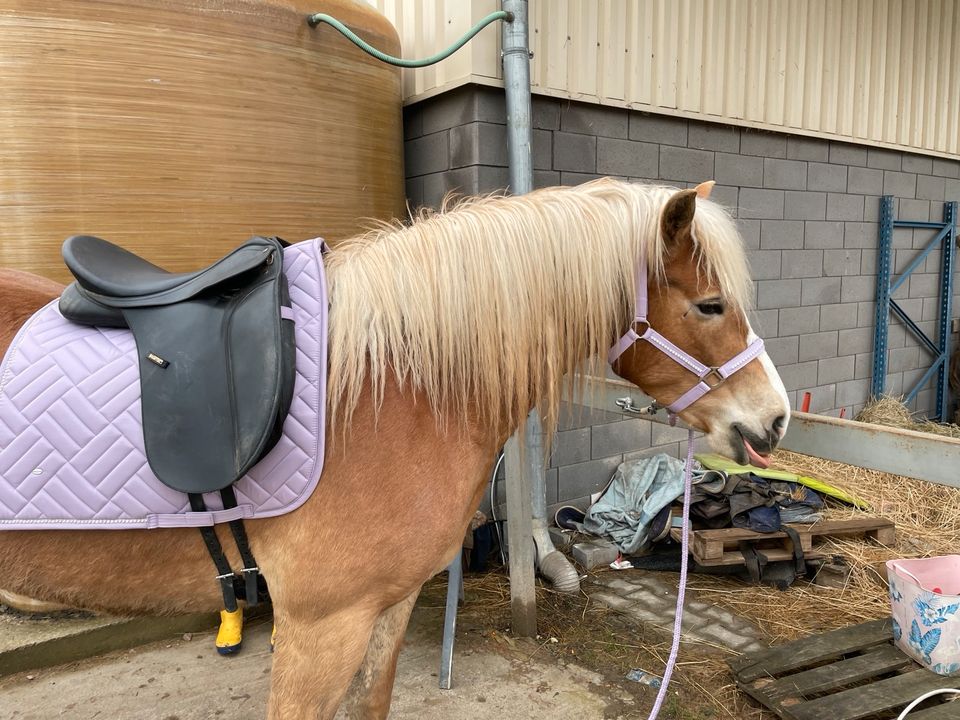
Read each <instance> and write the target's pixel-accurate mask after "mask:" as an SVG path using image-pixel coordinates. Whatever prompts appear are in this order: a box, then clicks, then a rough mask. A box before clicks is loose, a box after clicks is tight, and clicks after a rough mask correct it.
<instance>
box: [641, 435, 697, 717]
mask: <svg viewBox="0 0 960 720" xmlns="http://www.w3.org/2000/svg"><path fill="white" fill-rule="evenodd" d="M692 473H693V428H689V429H688V430H687V464H686V465H685V466H684V468H683V524H682V525H681V528H682V530H681V531H682V533H683V534H682V537H681V540H680V546H681V556H680V587H679V588H678V590H677V609H676V612H675V613H674V619H673V644H672V645H671V646H670V658H669V659H668V660H667V667H666V669H665V670H664V671H663V682H662V683H661V684H660V690H659V692H657V699H656V700H655V701H654V703H653V710H651V711H650V715H649V717H648V718H647V720H656V717H657V715H659V714H660V706H661V705H663V700H664V698H665V697H666V696H667V688H668V687H669V686H670V678H671V677H672V676H673V668H674V667H675V666H676V664H677V652H678V651H679V650H680V630H681V626H682V625H683V598H684V595H686V593H687V559H688V558H689V551H688V544H689V539H688V536H689V533H690V485H691V476H692Z"/></svg>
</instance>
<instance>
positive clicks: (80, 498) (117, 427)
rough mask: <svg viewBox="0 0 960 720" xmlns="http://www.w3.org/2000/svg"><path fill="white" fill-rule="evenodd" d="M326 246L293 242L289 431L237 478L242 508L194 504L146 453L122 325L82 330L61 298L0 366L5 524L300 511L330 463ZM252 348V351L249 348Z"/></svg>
mask: <svg viewBox="0 0 960 720" xmlns="http://www.w3.org/2000/svg"><path fill="white" fill-rule="evenodd" d="M322 250H323V241H322V240H320V239H316V240H309V241H306V242H302V243H298V244H296V245H292V246H291V247H289V248H287V249H286V250H285V251H284V258H283V266H284V272H285V273H286V275H287V281H288V283H289V286H290V300H291V305H292V308H293V314H294V323H295V335H296V342H297V377H296V382H295V385H294V395H293V402H292V404H291V406H290V413H289V415H288V416H287V419H286V421H285V423H284V426H283V437H282V438H281V439H280V441H279V442H278V443H277V444H276V446H275V447H274V448H273V449H272V450H271V451H270V452H269V453H268V454H267V455H266V456H264V457H263V458H262V459H261V460H260V462H259V463H257V465H256V466H255V467H254V468H253V469H252V470H251V471H250V472H249V473H248V474H247V475H245V476H244V477H242V478H241V479H240V480H238V481H237V483H236V484H235V485H234V487H235V490H236V495H237V503H238V505H237V507H236V508H232V509H230V510H223V504H222V502H221V501H220V496H219V494H209V495H206V496H204V501H205V503H206V505H207V508H209V510H208V511H207V512H202V513H197V512H192V511H191V510H190V506H189V502H188V500H187V496H186V495H185V494H184V493H181V492H178V491H176V490H173V489H171V488H169V487H167V486H166V485H164V484H163V483H162V482H160V480H158V479H157V478H156V476H155V475H154V474H153V472H152V471H151V470H150V466H149V465H148V463H147V457H146V452H145V451H144V443H143V430H142V426H141V414H140V376H139V371H138V369H137V367H138V366H137V349H136V344H135V342H134V339H133V335H132V334H131V333H130V331H129V330H126V329H113V328H93V327H85V326H81V325H75V324H73V323H71V322H69V321H67V320H65V319H64V318H63V316H61V315H60V312H59V310H58V309H57V301H56V300H55V301H53V302H51V303H50V304H48V305H46V306H45V307H43V308H41V309H40V310H39V311H38V312H37V313H36V314H35V315H34V316H33V317H32V318H31V319H30V320H29V321H27V323H26V324H25V325H24V326H23V327H22V328H21V329H20V332H19V333H18V334H17V336H16V338H14V341H13V343H12V344H11V346H10V348H9V349H8V350H7V353H6V356H5V357H4V360H3V364H2V365H0V530H49V529H100V530H103V529H115V530H119V529H133V528H141V529H142V528H158V527H197V526H202V525H212V524H214V523H222V522H228V521H230V520H236V519H237V518H263V517H272V516H275V515H281V514H283V513H286V512H290V511H291V510H294V509H296V508H297V507H299V506H300V505H302V504H303V503H304V501H306V499H307V498H309V497H310V494H311V493H312V492H313V490H314V488H315V487H316V484H317V482H318V481H319V479H320V473H321V470H322V469H323V452H324V447H323V443H324V426H325V417H326V379H327V327H326V325H327V287H326V279H325V276H324V268H323V251H322ZM252 350H254V351H255V349H252Z"/></svg>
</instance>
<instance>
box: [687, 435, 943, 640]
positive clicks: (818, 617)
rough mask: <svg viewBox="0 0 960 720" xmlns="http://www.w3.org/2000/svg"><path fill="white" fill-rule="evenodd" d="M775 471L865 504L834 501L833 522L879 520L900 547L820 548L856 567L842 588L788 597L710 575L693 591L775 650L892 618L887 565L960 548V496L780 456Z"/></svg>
mask: <svg viewBox="0 0 960 720" xmlns="http://www.w3.org/2000/svg"><path fill="white" fill-rule="evenodd" d="M773 466H774V467H776V468H778V469H783V470H789V471H791V472H796V473H800V474H803V475H810V476H811V477H815V478H818V479H820V480H823V481H825V482H827V483H829V484H831V485H834V486H836V487H837V488H839V489H841V490H845V491H846V492H849V493H851V494H853V495H856V496H857V497H859V498H861V499H863V500H864V501H866V502H867V503H869V505H870V506H871V508H873V512H871V513H864V512H862V511H859V510H856V509H855V508H852V507H850V506H846V505H840V504H838V503H835V502H833V501H828V507H827V509H826V511H825V513H824V517H825V519H828V520H845V519H849V518H855V517H861V518H862V517H866V516H869V515H880V516H882V517H885V518H888V519H890V520H892V521H893V522H894V523H895V524H896V526H897V544H896V546H895V547H892V548H888V547H883V546H880V545H878V544H876V543H875V542H872V541H869V540H863V539H857V538H838V539H834V540H827V541H825V542H823V543H821V544H819V545H817V546H816V548H817V549H818V550H819V551H821V552H824V553H827V554H829V555H837V556H840V557H842V558H843V559H844V560H845V561H846V562H847V563H848V564H849V565H850V567H851V573H850V578H849V581H848V582H847V585H846V586H845V587H844V588H842V589H836V588H826V587H821V586H818V585H813V584H808V583H804V582H798V583H796V584H794V585H793V586H792V587H791V588H790V589H789V590H788V591H787V592H779V591H777V590H775V589H773V588H767V587H757V586H745V585H743V583H740V582H737V581H732V580H727V579H720V578H715V577H711V576H704V575H701V576H696V577H695V578H694V579H693V581H692V583H691V584H692V585H693V586H694V587H695V588H696V590H697V591H698V593H699V594H700V596H701V598H700V599H701V600H704V601H706V602H715V603H716V604H718V605H721V606H723V607H725V608H727V609H728V610H730V611H731V612H736V613H738V614H740V615H743V616H745V617H747V618H749V619H752V620H754V621H755V622H756V623H757V624H758V626H759V627H760V628H761V629H762V630H763V632H764V633H765V634H766V635H767V637H768V639H769V640H770V641H771V642H773V643H780V642H785V641H787V640H792V639H795V638H798V637H804V636H807V635H811V634H814V633H818V632H823V631H825V630H830V629H834V628H839V627H844V626H847V625H853V624H856V623H860V622H865V621H867V620H873V619H877V618H882V617H886V616H887V615H888V614H889V612H890V607H889V603H888V600H887V590H886V585H885V583H884V580H883V578H882V577H881V575H880V574H879V573H878V571H880V572H882V566H883V563H884V562H885V561H887V560H893V559H896V558H913V557H929V556H932V555H948V554H951V553H955V552H957V547H960V489H957V488H951V487H945V486H942V485H935V484H932V483H929V482H924V481H922V480H914V479H912V478H905V477H901V476H899V475H891V474H890V473H882V472H879V471H876V470H867V469H864V468H860V467H855V466H853V465H844V464H843V463H837V462H832V461H829V460H823V459H821V458H815V457H810V456H807V455H800V454H798V453H792V452H787V451H783V450H780V451H777V452H776V453H775V454H774V457H773Z"/></svg>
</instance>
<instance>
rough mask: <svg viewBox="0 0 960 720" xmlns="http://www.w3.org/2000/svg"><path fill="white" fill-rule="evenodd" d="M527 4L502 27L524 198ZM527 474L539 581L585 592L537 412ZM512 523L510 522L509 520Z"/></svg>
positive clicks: (530, 422)
mask: <svg viewBox="0 0 960 720" xmlns="http://www.w3.org/2000/svg"><path fill="white" fill-rule="evenodd" d="M527 4H528V3H527V0H503V3H502V9H503V10H505V11H506V12H508V13H509V14H510V18H511V19H510V21H509V22H505V23H503V25H502V26H501V27H502V40H503V43H502V46H503V85H504V92H505V94H506V107H507V158H508V163H509V166H510V170H509V171H510V191H511V192H512V193H513V194H514V195H523V194H524V193H528V192H530V191H531V190H533V153H532V150H531V147H532V138H533V132H532V129H531V126H532V122H531V116H532V112H531V107H530V106H531V101H530V50H529V41H528V40H529V34H528V29H527V28H528V26H527ZM525 444H526V450H525V453H524V463H525V468H524V474H525V475H527V477H529V478H530V480H531V482H530V492H531V495H532V497H531V500H532V507H533V540H534V543H536V548H537V553H536V564H537V568H538V569H539V570H540V575H541V576H543V577H544V578H546V579H547V580H549V581H550V582H551V583H552V584H553V586H554V588H555V589H556V590H558V591H560V592H568V593H575V592H578V591H579V590H580V576H579V574H578V573H577V571H576V569H575V568H574V567H573V565H572V564H571V563H570V561H569V560H568V559H567V558H566V556H565V555H564V554H563V553H561V552H559V551H558V550H557V549H556V548H555V547H554V545H553V541H552V540H551V539H550V533H549V532H548V530H547V482H546V472H545V470H544V467H543V459H544V451H543V425H542V424H541V422H540V415H539V413H537V411H536V410H534V411H533V412H532V413H530V416H529V417H528V418H527V429H526V443H525ZM508 520H509V518H508Z"/></svg>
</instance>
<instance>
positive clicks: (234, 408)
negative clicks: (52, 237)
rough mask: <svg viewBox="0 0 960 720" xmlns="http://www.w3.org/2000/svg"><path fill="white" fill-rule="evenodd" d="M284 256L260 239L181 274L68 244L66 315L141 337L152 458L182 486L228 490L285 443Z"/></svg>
mask: <svg viewBox="0 0 960 720" xmlns="http://www.w3.org/2000/svg"><path fill="white" fill-rule="evenodd" d="M282 254H283V245H282V244H281V241H280V240H278V239H276V238H263V237H254V238H252V239H251V240H249V241H248V242H246V243H244V244H243V245H241V246H240V247H238V248H237V249H236V250H234V251H233V252H231V253H229V254H228V255H227V256H226V257H224V258H222V259H220V260H218V261H217V262H215V263H213V264H212V265H210V266H209V267H206V268H203V269H201V270H198V271H196V272H190V273H179V274H177V273H169V272H167V271H166V270H163V269H162V268H159V267H157V266H156V265H153V264H152V263H150V262H147V261H146V260H144V259H143V258H141V257H138V256H137V255H134V254H133V253H131V252H129V251H127V250H124V249H123V248H121V247H119V246H117V245H114V244H112V243H110V242H107V241H106V240H101V239H100V238H97V237H92V236H89V235H78V236H74V237H71V238H69V239H68V240H67V241H66V242H65V243H64V245H63V259H64V261H65V262H66V265H67V267H68V268H69V269H70V271H71V272H72V273H73V275H74V277H75V278H76V282H74V283H73V284H71V285H70V286H69V287H68V288H67V289H66V291H65V292H64V293H63V296H62V297H61V299H60V312H61V313H62V314H63V316H64V317H65V318H67V319H68V320H72V321H74V322H78V323H82V324H85V325H97V326H106V327H128V328H130V330H131V331H132V332H133V336H134V338H135V340H136V344H137V354H138V357H139V364H140V389H141V404H142V413H143V435H144V443H145V448H146V453H147V460H148V461H149V463H150V467H151V469H152V470H153V471H154V473H155V474H156V476H157V477H158V478H159V479H160V480H161V481H162V482H164V483H165V484H167V485H169V486H170V487H172V488H174V489H176V490H180V491H183V492H186V493H207V492H215V491H219V490H222V489H223V488H226V487H228V486H230V485H231V484H232V483H233V482H235V481H236V480H238V479H239V478H241V477H242V476H243V475H244V474H245V473H246V472H247V471H248V470H249V469H250V468H251V467H252V466H253V465H254V464H255V463H256V462H257V461H258V460H259V459H260V458H261V457H263V455H265V454H266V453H267V452H268V451H269V450H270V448H272V447H273V445H275V444H276V442H277V440H278V439H279V438H280V435H281V432H282V427H283V421H284V418H285V417H286V415H287V411H288V410H289V407H290V402H291V399H292V397H293V383H294V376H295V368H294V361H295V356H296V347H295V342H294V335H293V320H292V317H293V316H292V311H291V310H290V308H289V305H290V299H289V292H288V289H287V282H286V278H285V277H284V275H283V272H282V267H283V255H282Z"/></svg>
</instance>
